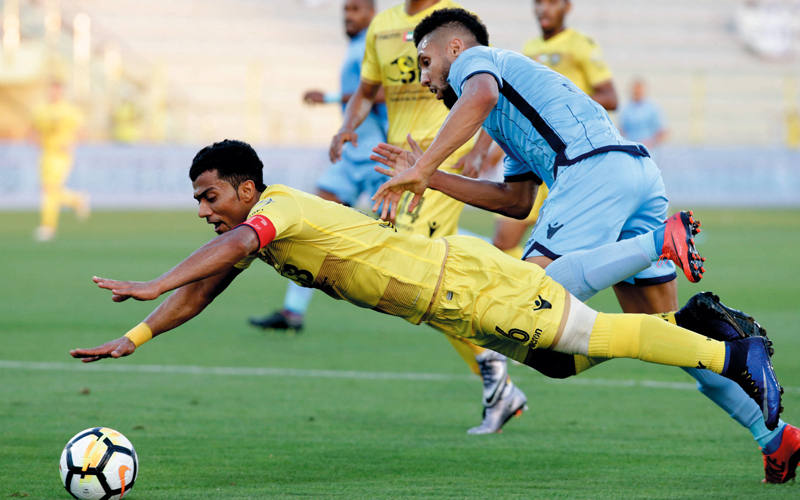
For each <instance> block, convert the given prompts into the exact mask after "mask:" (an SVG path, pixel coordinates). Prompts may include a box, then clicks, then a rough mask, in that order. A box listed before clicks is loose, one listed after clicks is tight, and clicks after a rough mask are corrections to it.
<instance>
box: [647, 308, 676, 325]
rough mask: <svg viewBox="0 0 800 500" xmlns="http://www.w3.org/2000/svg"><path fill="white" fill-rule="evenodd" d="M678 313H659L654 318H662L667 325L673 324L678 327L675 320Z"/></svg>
mask: <svg viewBox="0 0 800 500" xmlns="http://www.w3.org/2000/svg"><path fill="white" fill-rule="evenodd" d="M676 312H677V311H670V312H668V313H658V314H654V315H653V316H655V317H656V318H661V319H663V320H664V321H666V322H667V323H672V324H673V325H675V326H678V322H677V321H676V320H675V313H676Z"/></svg>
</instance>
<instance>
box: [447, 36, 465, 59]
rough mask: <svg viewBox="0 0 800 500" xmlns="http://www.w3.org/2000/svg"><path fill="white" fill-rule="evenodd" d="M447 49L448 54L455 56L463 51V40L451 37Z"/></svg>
mask: <svg viewBox="0 0 800 500" xmlns="http://www.w3.org/2000/svg"><path fill="white" fill-rule="evenodd" d="M449 49H450V55H451V56H453V57H456V56H458V55H459V54H461V53H462V52H463V51H464V42H462V41H461V39H460V38H453V39H452V40H450V46H449Z"/></svg>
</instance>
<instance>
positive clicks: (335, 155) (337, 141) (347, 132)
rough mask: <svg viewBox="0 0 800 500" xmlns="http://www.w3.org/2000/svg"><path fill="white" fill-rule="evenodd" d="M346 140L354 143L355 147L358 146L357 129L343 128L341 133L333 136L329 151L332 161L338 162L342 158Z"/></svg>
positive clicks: (340, 130)
mask: <svg viewBox="0 0 800 500" xmlns="http://www.w3.org/2000/svg"><path fill="white" fill-rule="evenodd" d="M345 142H351V143H353V147H356V148H357V147H358V134H356V132H355V130H352V129H346V128H341V129H339V133H337V134H336V135H334V136H333V140H332V141H331V149H330V151H329V152H328V154H329V155H330V158H331V163H336V162H337V161H339V160H341V159H342V148H343V147H344V143H345Z"/></svg>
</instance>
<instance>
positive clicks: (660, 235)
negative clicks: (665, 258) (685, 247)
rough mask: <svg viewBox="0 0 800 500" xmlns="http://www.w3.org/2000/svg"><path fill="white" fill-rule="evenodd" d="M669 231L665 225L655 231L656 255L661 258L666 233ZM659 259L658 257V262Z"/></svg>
mask: <svg viewBox="0 0 800 500" xmlns="http://www.w3.org/2000/svg"><path fill="white" fill-rule="evenodd" d="M666 230H667V225H666V224H663V225H662V226H661V227H660V228H658V229H656V230H655V231H653V232H652V233H650V234H652V235H653V245H654V246H655V247H656V253H657V254H658V255H659V256H660V255H661V251H662V250H663V249H664V232H665V231H666ZM657 259H658V257H656V259H654V260H657Z"/></svg>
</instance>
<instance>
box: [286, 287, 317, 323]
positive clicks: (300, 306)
mask: <svg viewBox="0 0 800 500" xmlns="http://www.w3.org/2000/svg"><path fill="white" fill-rule="evenodd" d="M313 296H314V289H313V288H305V287H302V286H300V285H298V284H296V283H295V282H294V281H289V287H288V288H287V289H286V297H284V299H283V308H284V309H286V310H287V311H289V312H292V313H295V314H300V315H301V316H302V315H304V314H305V313H306V311H308V304H310V303H311V297H313Z"/></svg>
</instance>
